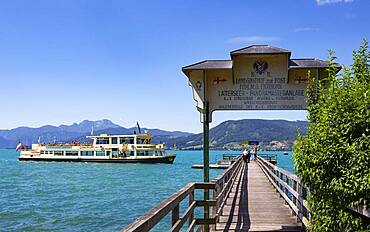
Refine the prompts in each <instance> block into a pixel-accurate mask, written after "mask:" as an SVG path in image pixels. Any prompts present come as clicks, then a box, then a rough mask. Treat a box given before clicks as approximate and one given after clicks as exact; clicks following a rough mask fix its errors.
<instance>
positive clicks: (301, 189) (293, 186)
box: [257, 156, 310, 226]
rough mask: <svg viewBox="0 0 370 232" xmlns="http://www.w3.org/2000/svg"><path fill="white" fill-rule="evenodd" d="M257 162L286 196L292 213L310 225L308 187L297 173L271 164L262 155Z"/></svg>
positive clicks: (286, 201) (281, 193)
mask: <svg viewBox="0 0 370 232" xmlns="http://www.w3.org/2000/svg"><path fill="white" fill-rule="evenodd" d="M257 163H258V165H259V166H260V167H261V169H262V171H263V172H264V173H265V175H266V176H267V178H268V179H269V181H270V182H271V184H272V185H273V186H274V187H275V189H276V191H277V192H279V193H280V196H281V197H282V198H284V200H285V203H286V204H287V205H289V207H290V209H291V210H292V214H293V215H295V216H297V219H299V220H300V221H301V222H302V223H303V224H304V225H305V226H308V225H309V219H310V211H309V209H308V205H307V193H308V189H307V188H306V187H305V186H304V185H303V183H302V181H301V179H300V178H299V177H298V176H297V175H295V174H292V173H290V172H288V171H286V170H284V169H282V168H279V167H277V166H275V165H273V164H271V163H270V162H269V161H268V160H265V159H264V158H262V157H261V156H258V157H257Z"/></svg>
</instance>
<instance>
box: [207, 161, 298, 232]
mask: <svg viewBox="0 0 370 232" xmlns="http://www.w3.org/2000/svg"><path fill="white" fill-rule="evenodd" d="M293 215H294V214H292V212H291V210H290V208H289V206H288V205H286V204H285V203H284V199H283V198H281V197H280V194H279V193H278V192H277V191H276V190H275V189H274V187H273V186H272V185H271V183H269V181H268V179H267V178H266V176H265V174H264V172H263V171H262V169H261V168H260V167H259V165H258V164H257V162H250V163H249V164H243V166H242V169H241V172H239V173H238V175H237V177H236V181H235V182H234V184H233V186H232V188H231V192H230V194H229V195H228V197H227V198H226V199H225V205H224V207H223V209H222V210H221V212H220V215H219V217H218V221H217V223H216V226H215V228H214V230H215V231H230V230H232V231H235V230H238V231H240V230H242V231H301V230H302V223H300V222H299V221H298V220H297V218H296V217H295V216H293Z"/></svg>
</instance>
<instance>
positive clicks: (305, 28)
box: [293, 27, 319, 32]
mask: <svg viewBox="0 0 370 232" xmlns="http://www.w3.org/2000/svg"><path fill="white" fill-rule="evenodd" d="M293 31H294V32H318V31H319V28H316V27H298V28H296V29H294V30H293Z"/></svg>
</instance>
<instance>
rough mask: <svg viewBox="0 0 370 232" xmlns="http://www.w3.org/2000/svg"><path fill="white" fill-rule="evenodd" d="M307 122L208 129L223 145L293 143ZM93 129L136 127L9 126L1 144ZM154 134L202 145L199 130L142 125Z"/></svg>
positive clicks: (82, 138)
mask: <svg viewBox="0 0 370 232" xmlns="http://www.w3.org/2000/svg"><path fill="white" fill-rule="evenodd" d="M307 125H308V122H306V121H286V120H262V119H243V120H228V121H225V122H222V123H221V124H219V125H217V126H215V127H213V128H212V129H210V145H211V147H214V148H222V147H224V146H227V145H230V144H233V143H234V144H237V143H240V142H241V141H248V140H257V141H260V142H261V143H270V142H271V141H286V142H287V143H293V141H294V139H295V137H296V134H297V130H299V131H301V133H306V131H307ZM92 129H93V133H94V135H98V134H102V133H106V134H132V133H134V131H136V132H137V128H135V127H133V128H125V127H122V126H120V125H117V124H115V123H113V122H111V121H110V120H108V119H103V120H98V121H89V120H84V121H82V122H80V123H74V124H72V125H60V126H50V125H46V126H42V127H39V128H30V127H18V128H15V129H11V130H0V148H14V147H15V146H16V145H17V144H18V143H19V142H20V141H21V142H22V143H23V144H24V145H31V144H32V143H37V142H38V140H39V139H40V142H42V143H49V142H54V141H56V142H69V141H72V140H75V141H79V142H89V141H91V140H89V139H87V138H86V136H87V135H90V134H91V132H92ZM141 131H142V132H144V131H148V132H149V133H150V134H152V135H153V142H154V143H157V142H164V143H166V145H167V147H172V146H174V145H176V146H177V147H178V148H182V149H197V148H200V147H201V145H202V133H198V134H193V133H188V132H181V131H166V130H161V129H151V128H141Z"/></svg>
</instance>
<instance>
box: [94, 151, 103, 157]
mask: <svg viewBox="0 0 370 232" xmlns="http://www.w3.org/2000/svg"><path fill="white" fill-rule="evenodd" d="M96 156H105V152H104V151H97V152H96Z"/></svg>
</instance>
